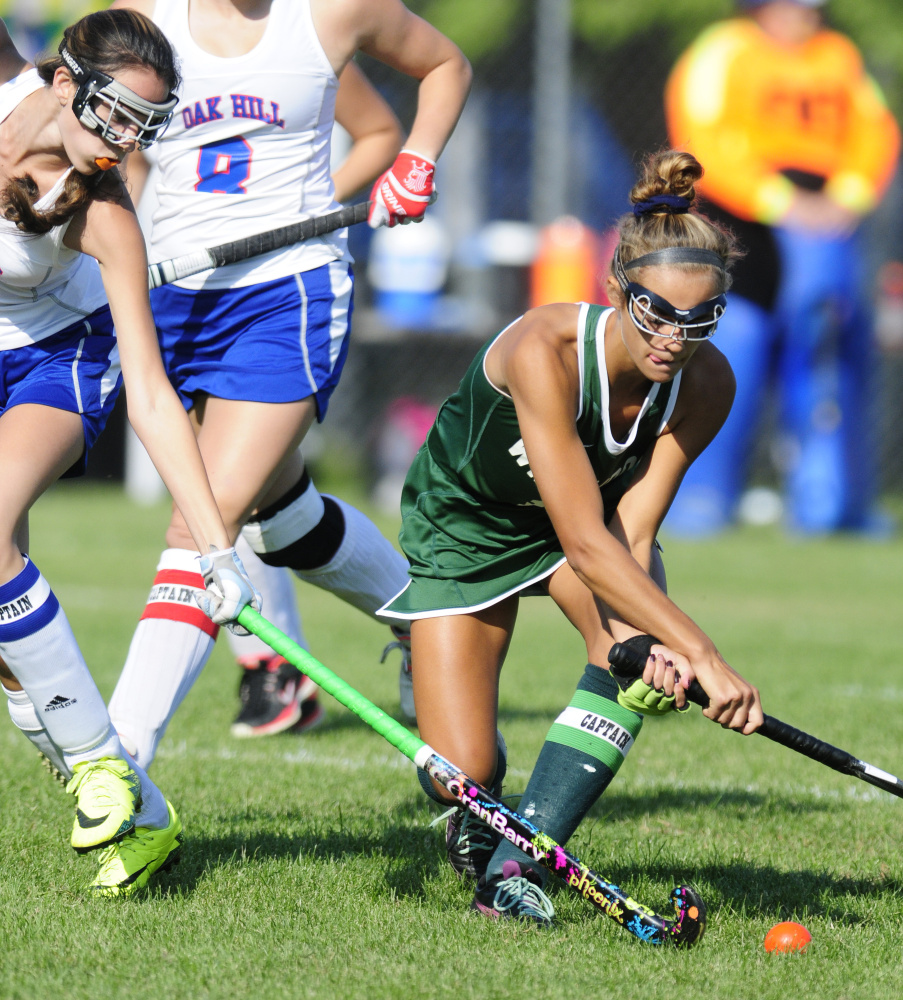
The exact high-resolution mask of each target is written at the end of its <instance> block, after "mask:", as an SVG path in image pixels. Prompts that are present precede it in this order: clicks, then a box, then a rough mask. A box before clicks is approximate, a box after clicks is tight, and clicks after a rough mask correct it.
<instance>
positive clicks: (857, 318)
mask: <svg viewBox="0 0 903 1000" xmlns="http://www.w3.org/2000/svg"><path fill="white" fill-rule="evenodd" d="M822 3H823V0H741V2H740V3H739V6H740V8H742V11H741V16H738V17H736V18H734V19H732V20H728V21H724V22H721V23H719V24H715V25H713V26H711V27H709V28H708V29H707V30H706V31H704V32H703V34H702V35H700V36H699V38H698V39H697V40H696V41H695V42H694V43H693V44H692V45H691V47H690V48H689V49H688V50H687V51H686V52H685V53H684V55H683V56H682V57H681V58H680V60H679V61H678V63H677V65H676V66H675V68H674V70H673V71H672V74H671V76H670V79H669V81H668V84H667V87H666V92H665V104H666V112H667V117H668V128H669V132H670V140H671V143H672V145H674V146H676V147H678V148H685V149H689V150H690V151H691V152H692V153H693V154H694V155H695V156H697V157H698V159H699V160H700V161H701V163H702V164H703V165H704V167H705V169H706V174H705V178H704V180H703V183H702V185H701V193H702V195H703V197H704V198H706V199H707V205H705V206H704V210H705V211H706V212H707V213H708V214H709V215H710V216H711V217H713V218H717V219H720V220H721V221H722V222H724V223H726V224H727V225H729V226H730V227H731V228H732V229H733V230H734V232H735V233H736V234H737V236H738V237H739V238H740V241H741V243H742V244H743V245H744V246H745V248H746V250H747V256H746V258H745V260H744V261H742V262H741V263H740V264H739V265H738V266H737V267H736V269H735V275H736V277H735V280H734V285H733V289H732V291H731V292H730V295H729V302H730V304H729V307H728V310H727V312H726V313H725V317H724V319H723V320H722V322H721V323H720V325H719V327H718V332H717V334H716V343H717V344H718V346H719V347H720V348H721V349H722V350H723V351H724V352H725V353H726V354H727V356H728V358H729V359H730V361H731V364H732V366H733V368H734V372H735V374H736V377H737V397H736V401H735V403H734V407H733V410H732V411H731V415H730V417H729V418H728V420H727V423H726V424H725V426H724V428H723V429H722V430H721V432H720V433H719V435H718V436H717V438H716V439H715V441H714V442H713V443H712V444H711V445H710V446H709V448H708V449H707V450H706V451H705V452H704V453H703V455H702V456H701V457H700V458H699V460H698V461H697V462H695V463H694V465H693V466H692V467H691V468H690V471H689V473H688V474H687V477H686V479H685V480H684V483H683V485H682V486H681V488H680V491H679V493H678V496H677V498H676V500H675V502H674V505H673V507H672V509H671V513H670V515H669V518H668V521H667V526H668V528H669V529H671V530H672V531H673V532H675V533H678V534H686V535H702V534H710V533H713V532H716V531H718V530H719V529H721V528H723V527H725V526H726V525H728V524H730V523H731V521H732V520H733V518H734V517H735V515H736V511H737V504H738V501H739V499H740V496H741V493H742V491H743V488H744V486H745V483H746V478H747V473H748V465H749V461H748V460H749V458H750V454H751V451H752V446H753V443H754V436H755V431H756V428H757V425H758V423H759V420H760V417H761V415H762V413H763V409H764V401H765V391H766V388H767V386H768V383H769V380H770V377H771V375H772V374H774V375H775V376H776V378H777V383H778V386H779V390H780V396H779V404H780V409H779V421H780V431H781V435H782V437H783V443H784V444H785V446H786V447H785V448H784V449H783V455H784V459H785V460H784V462H783V472H784V475H785V477H786V481H785V493H786V508H787V509H786V513H787V519H788V523H789V525H790V527H791V528H792V529H793V530H795V531H799V532H804V533H815V532H831V531H836V530H841V529H848V530H854V531H866V532H876V533H877V532H881V531H883V530H888V524H887V523H886V522H883V521H882V519H881V517H880V516H879V515H878V514H877V513H876V511H875V506H874V505H875V492H876V477H875V469H874V464H875V456H874V449H873V446H872V433H871V430H872V420H871V419H870V417H872V418H873V417H874V414H872V413H870V405H869V404H870V395H871V394H870V391H869V388H870V378H871V376H872V374H873V363H872V340H873V337H872V320H871V316H870V315H869V310H868V307H867V304H866V301H865V298H866V296H865V289H864V282H863V274H862V270H863V259H862V254H861V252H860V247H859V240H858V236H857V229H858V226H859V223H860V222H861V220H862V218H863V216H865V215H866V214H867V213H869V212H871V211H872V210H873V209H874V208H875V206H876V205H877V203H878V201H879V200H880V198H881V196H882V195H883V194H884V191H885V189H886V187H887V186H888V184H889V182H890V180H891V177H892V174H893V171H894V166H895V163H896V158H897V153H898V149H899V143H900V137H899V130H898V128H897V125H896V123H895V121H894V119H893V117H892V116H891V114H890V113H889V112H888V110H887V108H886V107H885V104H884V100H883V97H882V94H881V92H880V90H879V89H878V87H877V85H876V84H875V82H874V81H873V80H872V79H871V78H870V77H869V75H868V74H867V73H866V71H865V69H864V68H863V63H862V58H861V56H860V54H859V52H858V51H857V49H856V48H855V46H854V45H853V43H852V42H851V41H850V40H849V39H848V38H846V37H845V36H843V35H841V34H838V33H837V32H836V31H832V30H829V29H828V28H827V27H826V26H825V25H824V23H823V21H822V15H821V12H820V10H819V9H818V8H819V7H820V6H822Z"/></svg>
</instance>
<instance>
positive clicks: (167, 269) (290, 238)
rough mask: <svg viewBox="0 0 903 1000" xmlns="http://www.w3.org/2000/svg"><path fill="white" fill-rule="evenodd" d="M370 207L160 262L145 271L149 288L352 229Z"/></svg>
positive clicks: (367, 204) (352, 208) (346, 210)
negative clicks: (347, 228)
mask: <svg viewBox="0 0 903 1000" xmlns="http://www.w3.org/2000/svg"><path fill="white" fill-rule="evenodd" d="M371 204H372V203H371V202H369V201H362V202H360V204H357V205H346V206H345V207H344V208H340V209H338V210H337V211H335V212H330V213H329V214H328V215H319V216H317V217H316V218H314V219H305V220H304V222H296V223H294V224H293V225H291V226H283V227H282V228H281V229H271V230H270V231H269V232H266V233H258V234H257V235H256V236H246V237H245V238H244V239H241V240H233V241H232V242H231V243H221V244H220V245H219V246H215V247H206V248H205V249H203V250H195V251H194V252H192V253H186V254H183V255H182V256H181V257H171V258H170V259H169V260H162V261H160V263H159V264H151V265H150V266H149V267H148V269H147V281H148V286H149V287H150V288H159V287H160V285H168V284H170V283H171V282H173V281H179V280H180V279H181V278H187V277H188V276H189V275H192V274H198V273H199V272H201V271H209V270H210V268H212V267H223V266H224V265H226V264H234V263H235V262H236V261H239V260H247V259H248V258H249V257H258V256H259V255H260V254H264V253H269V252H270V251H271V250H280V249H281V248H282V247H287V246H290V245H291V244H292V243H301V242H302V241H303V240H310V239H313V238H314V237H315V236H325V235H326V233H333V232H335V231H336V230H337V229H344V228H345V227H346V226H354V225H356V224H357V223H358V222H364V221H365V220H366V218H367V214H368V213H369V211H370V205H371Z"/></svg>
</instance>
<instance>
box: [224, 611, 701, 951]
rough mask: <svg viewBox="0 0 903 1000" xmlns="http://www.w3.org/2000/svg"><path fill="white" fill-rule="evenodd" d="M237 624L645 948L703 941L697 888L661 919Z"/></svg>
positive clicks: (266, 633) (278, 645) (250, 618)
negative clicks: (670, 914)
mask: <svg viewBox="0 0 903 1000" xmlns="http://www.w3.org/2000/svg"><path fill="white" fill-rule="evenodd" d="M238 621H239V624H241V625H244V627H245V628H246V629H248V630H249V631H250V632H253V633H254V634H255V635H256V636H259V637H260V638H261V639H262V640H263V641H264V642H265V643H266V644H267V645H268V646H270V647H271V648H272V649H274V650H275V651H276V652H277V653H279V655H280V656H284V657H285V659H286V660H288V661H289V663H292V664H294V665H295V666H296V667H297V668H298V669H299V670H300V671H302V672H303V673H305V674H307V676H308V677H310V679H311V680H312V681H314V682H315V683H316V684H319V685H320V687H321V688H323V690H324V691H326V692H328V693H329V694H331V695H332V696H333V698H335V699H336V701H338V702H339V703H340V704H342V705H344V706H345V708H347V709H349V710H350V711H352V712H354V714H355V715H357V716H358V717H359V718H360V719H362V720H363V721H364V722H366V723H367V725H368V726H370V727H371V728H372V729H375V730H376V732H378V733H379V735H380V736H382V737H383V738H384V739H385V740H388V742H389V743H391V744H392V746H393V747H395V748H396V749H397V750H400V751H401V752H402V753H403V754H404V755H405V757H407V758H408V759H409V760H412V761H413V762H414V763H415V764H416V765H417V766H418V767H419V768H421V769H422V770H424V771H426V773H427V774H429V775H430V777H432V778H435V779H436V781H438V782H439V783H440V784H441V785H443V786H444V787H445V788H447V789H448V791H449V792H451V794H452V795H454V797H455V798H456V799H457V800H458V801H459V802H460V803H461V804H462V805H463V806H465V807H466V808H467V809H470V810H471V812H473V813H474V814H476V815H477V816H479V818H480V819H481V820H482V821H483V822H484V823H486V824H487V825H489V826H490V827H491V828H492V829H493V830H495V831H497V832H498V833H499V834H501V835H502V836H503V837H505V838H506V839H507V840H510V841H511V842H512V843H514V844H515V845H516V846H517V847H519V848H520V849H521V850H523V851H524V852H525V853H527V854H528V855H530V856H532V857H533V858H534V859H535V860H536V861H537V863H538V864H541V865H542V866H543V867H544V868H547V869H548V870H549V871H550V872H552V874H554V875H557V876H558V878H560V879H561V880H562V882H563V883H564V884H565V885H566V886H567V887H568V888H569V889H570V890H571V891H572V892H576V893H577V894H578V895H580V896H583V898H584V899H588V900H589V901H590V902H591V903H592V904H593V906H595V907H596V909H598V910H601V911H602V913H604V914H605V915H606V916H607V917H609V918H610V919H611V920H613V921H614V922H615V923H616V924H618V925H619V926H620V927H623V928H624V929H625V930H627V931H629V932H630V933H631V934H633V935H634V936H636V937H637V938H639V939H640V940H641V941H645V942H646V943H648V944H674V945H678V946H684V947H689V946H690V945H692V944H695V943H696V942H697V941H698V940H699V939H700V938H701V937H702V934H703V931H704V930H705V905H704V904H703V902H702V900H701V899H700V897H699V895H698V894H697V892H696V891H695V890H694V889H693V888H691V887H690V886H686V885H679V886H676V887H675V888H674V889H673V890H672V892H671V903H672V905H673V907H674V912H675V914H676V918H675V919H673V920H671V919H668V918H666V917H662V916H660V915H659V914H657V913H656V912H655V911H654V910H650V909H649V908H648V907H646V906H643V905H642V904H641V903H638V902H637V901H636V900H635V899H632V898H631V897H630V896H629V895H627V893H625V892H624V891H623V890H622V889H620V888H619V887H618V886H617V885H614V884H613V883H611V882H609V881H608V880H607V879H604V878H602V877H601V876H600V875H597V874H596V873H595V872H594V871H592V870H591V869H590V868H587V867H586V865H584V864H583V863H582V862H581V861H579V860H578V859H577V858H576V857H574V855H573V854H571V853H570V852H569V851H567V850H566V849H565V848H563V847H561V845H560V844H556V843H555V841H554V840H552V838H551V837H547V836H546V835H545V834H544V833H542V832H541V831H540V830H538V829H537V828H536V827H535V826H534V825H533V824H532V823H531V822H530V821H529V820H528V819H525V818H524V817H523V816H521V815H519V814H518V813H516V812H514V811H513V810H512V809H510V808H509V807H508V806H506V805H505V804H504V802H502V801H501V800H500V799H498V798H496V797H495V796H494V795H493V794H492V793H491V792H489V791H487V790H486V789H485V788H483V786H482V785H479V784H477V782H475V781H474V780H473V779H472V778H470V777H468V776H467V775H466V774H465V773H464V772H463V771H462V770H461V769H460V768H458V767H455V765H454V764H452V763H451V762H450V761H447V760H446V759H445V758H444V757H442V756H440V755H439V754H438V753H436V751H435V750H433V748H432V747H430V746H429V745H428V744H426V743H424V742H423V740H422V739H420V737H419V736H416V735H415V734H414V733H412V732H411V731H410V730H409V729H408V728H407V727H406V726H404V725H402V724H401V723H400V722H398V721H397V720H395V719H393V718H392V717H391V716H390V715H387V714H386V713H385V712H384V711H383V710H382V709H381V708H379V707H377V706H376V705H374V704H373V702H372V701H369V700H368V699H367V698H365V697H364V696H363V695H362V694H361V693H360V692H359V691H356V690H355V689H354V688H353V687H351V686H350V685H349V684H347V683H346V682H345V681H343V680H342V678H341V677H339V676H337V675H336V674H334V673H333V672H332V671H331V670H330V669H329V668H328V667H325V666H324V665H323V664H322V663H320V662H319V660H317V659H315V658H314V657H313V656H311V654H310V653H308V652H307V650H306V649H302V648H301V647H300V646H299V645H298V644H297V643H296V642H294V641H293V640H292V639H290V638H289V637H288V636H287V635H286V634H285V633H284V632H281V631H280V630H279V629H278V628H276V626H275V625H272V624H270V622H268V621H267V620H266V619H265V618H264V617H263V616H262V615H260V614H258V612H256V611H255V610H254V609H253V608H249V607H246V608H244V609H243V610H242V612H241V614H240V615H239V616H238Z"/></svg>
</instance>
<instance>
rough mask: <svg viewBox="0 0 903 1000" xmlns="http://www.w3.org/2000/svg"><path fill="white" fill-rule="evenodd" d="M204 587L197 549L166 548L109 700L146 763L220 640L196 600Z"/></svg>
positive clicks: (117, 723) (115, 719)
mask: <svg viewBox="0 0 903 1000" xmlns="http://www.w3.org/2000/svg"><path fill="white" fill-rule="evenodd" d="M203 590H204V580H203V577H202V576H201V574H200V572H199V571H198V563H197V552H193V551H191V550H190V549H166V550H165V551H164V552H163V554H162V555H161V556H160V562H159V564H158V566H157V575H156V576H155V577H154V585H153V586H152V587H151V592H150V596H149V597H148V601H147V607H146V608H145V609H144V614H143V615H142V616H141V621H139V622H138V627H137V628H136V629H135V634H134V636H133V637H132V643H131V646H130V647H129V653H128V657H127V658H126V661H125V666H124V667H123V668H122V675H121V676H120V678H119V681H118V683H117V684H116V690H115V691H114V692H113V697H112V698H111V699H110V715H111V716H112V718H113V724H114V725H115V726H116V728H117V729H118V730H119V732H121V733H122V734H123V736H124V737H125V741H126V745H127V746H128V748H129V751H130V752H131V753H132V755H133V756H134V758H135V759H136V760H137V762H138V763H139V764H140V765H141V766H142V767H144V768H148V767H150V765H151V763H152V761H153V759H154V755H155V754H156V752H157V746H158V745H159V742H160V740H161V739H162V738H163V734H164V733H165V732H166V727H167V726H168V725H169V721H170V719H172V717H173V715H174V714H175V712H176V709H177V708H178V707H179V705H181V703H182V701H183V699H184V698H185V696H186V695H187V694H188V692H189V691H190V690H191V686H192V685H193V684H194V682H195V681H196V680H197V678H198V675H199V674H200V672H201V670H202V669H203V667H204V664H205V663H206V662H207V659H208V657H209V656H210V653H211V651H212V649H213V644H214V642H215V641H216V633H217V631H218V626H216V625H214V624H213V622H212V621H210V619H209V618H208V617H207V616H206V615H205V614H204V612H203V611H201V609H200V608H199V607H198V605H197V602H196V601H195V599H194V595H195V594H196V593H198V592H201V593H203Z"/></svg>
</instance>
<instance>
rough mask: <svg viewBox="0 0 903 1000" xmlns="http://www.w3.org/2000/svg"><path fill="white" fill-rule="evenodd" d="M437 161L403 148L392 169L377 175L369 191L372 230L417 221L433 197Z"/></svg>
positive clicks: (434, 197)
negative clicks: (380, 175) (379, 175)
mask: <svg viewBox="0 0 903 1000" xmlns="http://www.w3.org/2000/svg"><path fill="white" fill-rule="evenodd" d="M435 172H436V164H435V162H434V161H433V160H431V159H430V158H429V157H428V156H421V155H420V153H415V152H414V151H413V150H412V149H403V150H402V151H401V152H400V153H399V154H398V156H397V157H396V158H395V162H394V163H393V164H392V166H391V168H390V169H389V170H387V171H386V172H385V173H384V174H383V175H382V177H380V178H378V180H377V181H376V183H375V184H374V185H373V190H372V191H371V192H370V200H371V201H372V202H373V204H372V205H371V206H370V214H369V215H368V216H367V223H368V225H369V226H370V228H371V229H378V228H379V227H380V226H387V227H388V228H389V229H391V228H392V226H394V225H396V224H398V223H401V225H406V224H407V223H408V222H420V221H421V219H422V218H423V213H424V212H425V211H426V207H427V205H432V203H433V202H434V201H435V200H436V189H435V187H434V185H433V176H434V174H435Z"/></svg>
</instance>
